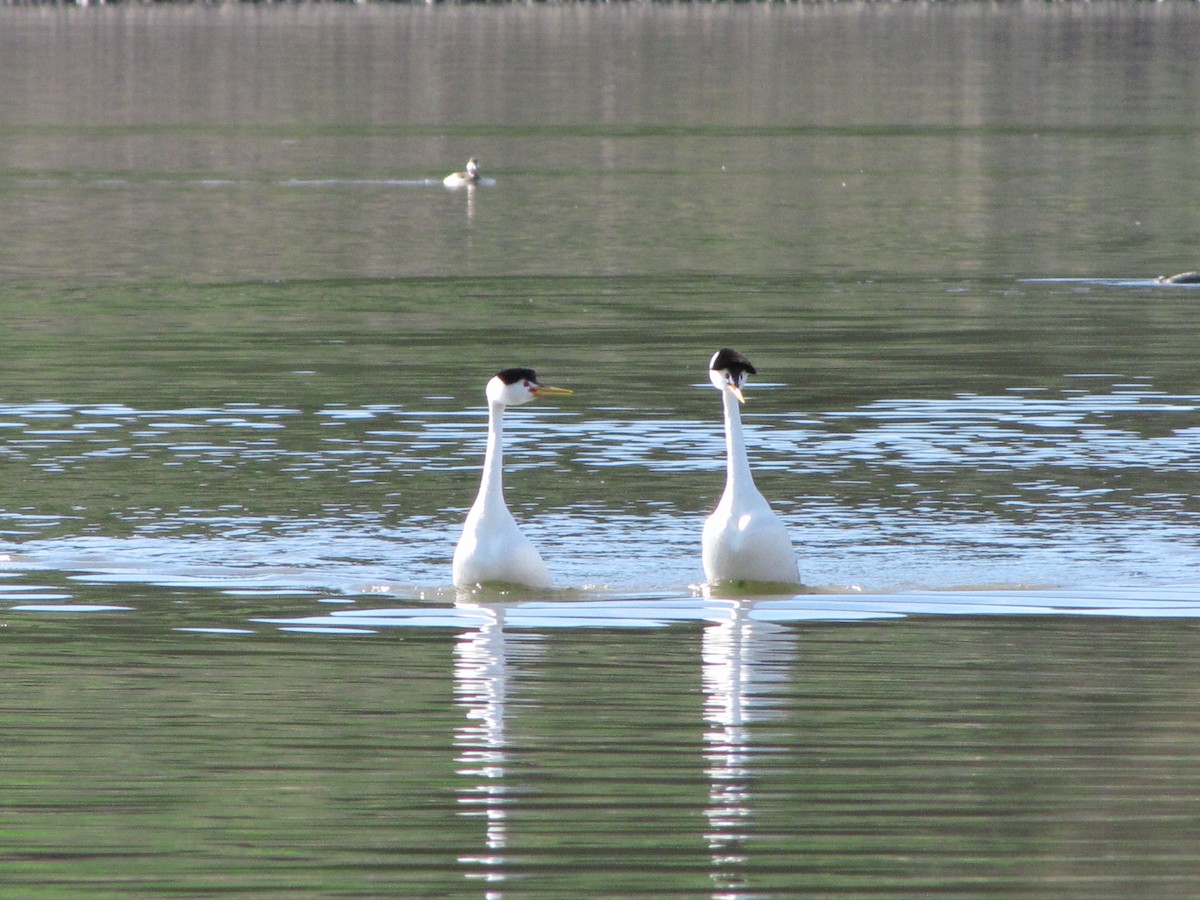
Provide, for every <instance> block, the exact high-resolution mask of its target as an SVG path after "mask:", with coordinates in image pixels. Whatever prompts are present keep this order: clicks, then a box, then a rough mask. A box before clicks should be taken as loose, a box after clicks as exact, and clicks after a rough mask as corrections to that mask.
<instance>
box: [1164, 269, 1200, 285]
mask: <svg viewBox="0 0 1200 900" xmlns="http://www.w3.org/2000/svg"><path fill="white" fill-rule="evenodd" d="M1154 280H1155V281H1156V282H1158V283H1159V284H1200V272H1180V273H1179V274H1178V275H1159V276H1158V277H1157V278H1155V279H1154Z"/></svg>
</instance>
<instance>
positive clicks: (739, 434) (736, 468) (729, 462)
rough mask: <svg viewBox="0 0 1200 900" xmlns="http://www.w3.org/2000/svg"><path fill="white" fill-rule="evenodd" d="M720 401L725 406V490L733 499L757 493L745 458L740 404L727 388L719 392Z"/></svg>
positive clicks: (748, 462) (748, 461)
mask: <svg viewBox="0 0 1200 900" xmlns="http://www.w3.org/2000/svg"><path fill="white" fill-rule="evenodd" d="M721 400H722V402H723V403H724V406H725V473H726V482H725V490H726V491H729V492H731V493H732V494H733V496H734V497H739V496H745V495H746V494H747V492H754V493H757V492H758V488H756V487H755V486H754V476H753V475H752V474H751V473H750V460H749V459H748V458H747V456H746V438H745V435H744V433H743V431H742V410H741V404H740V403H739V401H738V398H737V396H736V395H735V394H734V393H733V391H731V390H729V389H728V388H726V389H724V390H722V391H721Z"/></svg>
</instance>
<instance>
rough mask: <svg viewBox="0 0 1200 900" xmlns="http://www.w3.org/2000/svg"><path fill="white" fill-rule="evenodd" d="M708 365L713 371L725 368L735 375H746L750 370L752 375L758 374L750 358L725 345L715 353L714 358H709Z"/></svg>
mask: <svg viewBox="0 0 1200 900" xmlns="http://www.w3.org/2000/svg"><path fill="white" fill-rule="evenodd" d="M708 367H709V368H710V369H712V370H713V371H715V372H716V371H721V370H724V371H726V372H732V373H733V374H734V375H744V374H746V373H747V372H749V373H750V374H751V375H757V374H758V370H757V369H756V368H754V366H753V365H752V364H751V362H750V360H748V359H746V357H744V356H742V354H740V353H738V352H737V351H736V350H731V349H729V348H728V347H724V348H722V349H720V350H718V351H717V352H716V353H714V354H713V358H712V359H711V360H709V363H708Z"/></svg>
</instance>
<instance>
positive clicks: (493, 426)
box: [475, 399, 505, 513]
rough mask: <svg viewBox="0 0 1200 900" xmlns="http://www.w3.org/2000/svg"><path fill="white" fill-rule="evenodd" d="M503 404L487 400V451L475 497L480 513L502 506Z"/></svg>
mask: <svg viewBox="0 0 1200 900" xmlns="http://www.w3.org/2000/svg"><path fill="white" fill-rule="evenodd" d="M504 406H505V404H503V403H500V402H498V401H496V400H492V399H489V400H488V438H487V451H486V452H485V453H484V457H483V478H482V479H481V480H480V482H479V495H478V496H477V497H476V498H475V506H476V507H477V508H479V510H480V513H483V512H484V511H485V510H487V509H488V508H497V507H502V506H504Z"/></svg>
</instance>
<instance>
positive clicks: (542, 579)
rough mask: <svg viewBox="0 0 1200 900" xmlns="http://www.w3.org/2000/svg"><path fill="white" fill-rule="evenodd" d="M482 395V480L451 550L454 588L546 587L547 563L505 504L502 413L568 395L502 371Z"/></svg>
mask: <svg viewBox="0 0 1200 900" xmlns="http://www.w3.org/2000/svg"><path fill="white" fill-rule="evenodd" d="M485 393H486V396H487V401H488V437H487V451H486V453H485V455H484V460H483V479H482V481H481V482H480V485H479V495H478V496H477V497H476V498H475V503H474V504H473V505H472V506H471V511H470V512H469V513H467V521H466V523H465V524H464V525H463V532H462V537H461V538H459V541H458V546H457V547H456V548H455V550H454V569H453V572H454V584H455V586H456V587H471V586H474V585H477V584H486V583H488V582H498V583H505V584H523V585H527V586H529V587H535V588H542V587H549V586H550V575H549V573H548V572H547V571H546V564H545V563H544V562H542V557H541V555H540V554H539V553H538V552H537V549H536V548H535V547H534V546H533V544H531V543H530V542H529V539H528V538H527V537H525V535H524V534H522V533H521V529H520V527H519V526H518V525H517V522H516V519H514V518H513V516H512V513H511V512H509V511H508V505H507V504H506V503H505V502H504V486H503V484H502V477H503V471H504V460H503V457H504V411H505V410H506V409H507V408H508V407H510V406H520V405H521V404H522V403H528V402H529V401H530V400H533V399H536V398H537V397H555V396H565V395H567V394H570V393H571V391H569V390H567V389H566V388H557V387H549V386H547V385H544V384H540V383H539V382H538V379H537V373H536V372H534V370H533V369H504V370H502V371H500V372H498V373H497V374H496V376H495V377H494V378H492V380H491V381H489V382H488V384H487V389H486V391H485Z"/></svg>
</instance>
